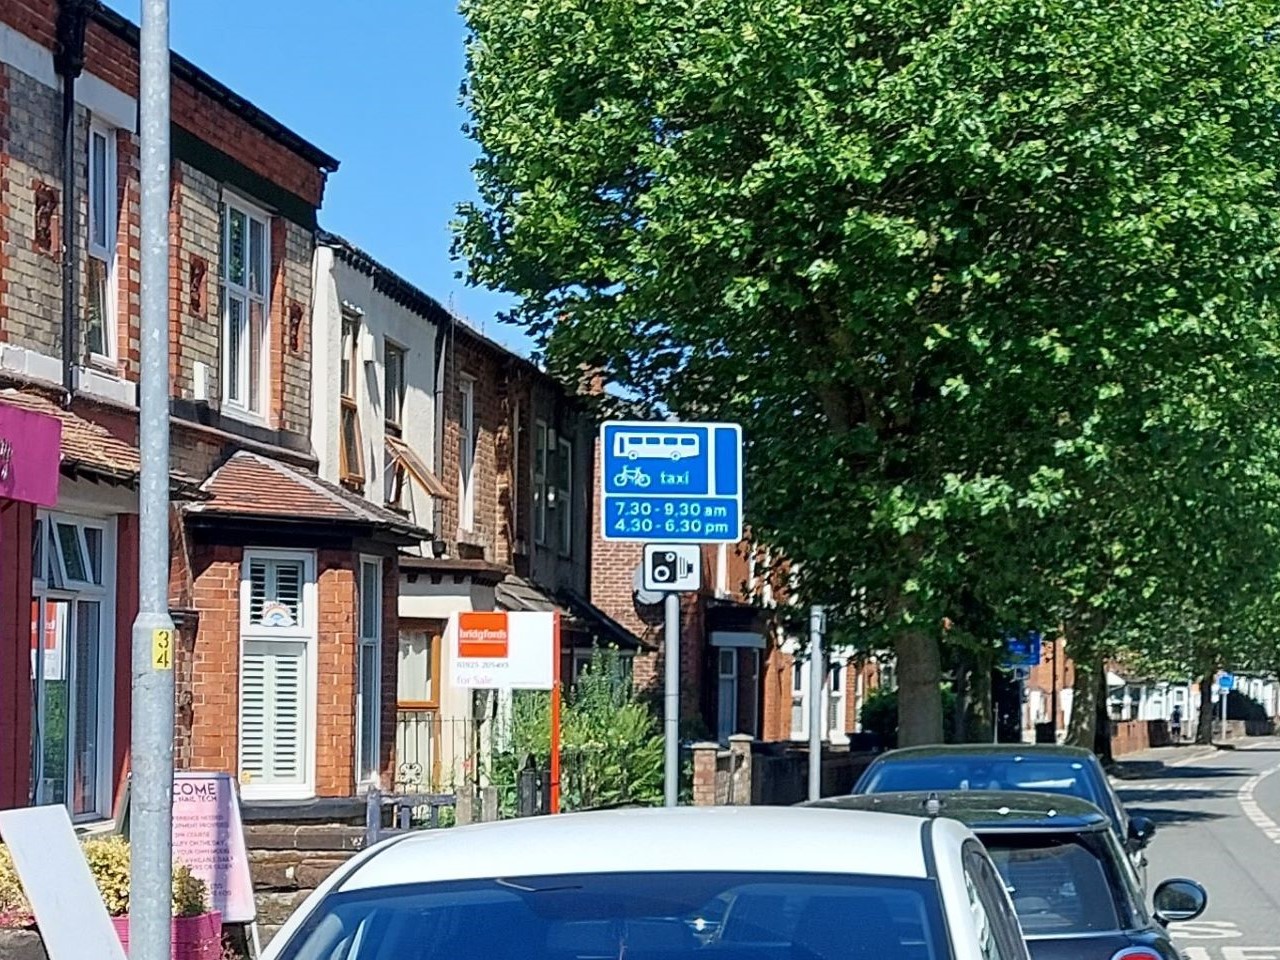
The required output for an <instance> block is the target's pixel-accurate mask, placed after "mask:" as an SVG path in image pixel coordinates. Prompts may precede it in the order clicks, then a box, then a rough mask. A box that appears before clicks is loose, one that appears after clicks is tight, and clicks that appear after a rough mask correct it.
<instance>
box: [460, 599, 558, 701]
mask: <svg viewBox="0 0 1280 960" xmlns="http://www.w3.org/2000/svg"><path fill="white" fill-rule="evenodd" d="M558 629H559V623H558V618H557V615H556V614H554V613H507V612H505V611H501V610H494V611H484V612H475V613H457V614H454V615H453V617H452V619H451V620H450V621H449V631H448V635H447V636H446V638H445V642H446V643H447V644H448V649H449V660H450V664H449V682H450V683H452V684H453V686H455V687H459V688H461V689H465V690H550V689H551V688H552V687H554V686H555V658H556V655H557V651H558V649H559V643H558V642H557V637H556V631H557V630H558Z"/></svg>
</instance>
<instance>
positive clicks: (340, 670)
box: [316, 550, 357, 797]
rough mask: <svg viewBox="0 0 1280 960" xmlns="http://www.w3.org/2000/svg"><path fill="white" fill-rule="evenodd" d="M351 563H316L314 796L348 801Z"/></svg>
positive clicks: (344, 559) (328, 555)
mask: <svg viewBox="0 0 1280 960" xmlns="http://www.w3.org/2000/svg"><path fill="white" fill-rule="evenodd" d="M355 564H356V558H355V555H354V554H351V553H348V552H345V551H336V550H322V551H320V555H319V557H318V560H317V573H318V580H317V590H316V594H317V597H318V600H319V603H320V613H319V621H318V622H319V631H320V632H319V637H320V642H319V647H318V652H319V658H320V661H319V674H320V677H321V682H320V687H319V689H318V690H316V793H317V795H319V796H322V797H340V796H350V795H351V793H352V790H353V788H354V786H355V783H354V781H355V762H356V760H355V716H356V664H357V658H356V598H357V594H356V566H355Z"/></svg>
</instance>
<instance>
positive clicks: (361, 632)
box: [355, 554, 386, 789]
mask: <svg viewBox="0 0 1280 960" xmlns="http://www.w3.org/2000/svg"><path fill="white" fill-rule="evenodd" d="M357 566H358V568H359V576H358V577H357V578H356V618H355V620H356V712H355V721H356V722H355V782H356V787H357V789H359V788H362V787H368V786H369V785H371V784H374V783H376V782H377V781H378V780H379V779H380V777H381V774H382V770H381V766H380V762H381V757H382V640H383V630H384V624H383V620H384V611H383V609H382V607H383V596H382V590H383V578H384V576H385V574H386V571H385V570H383V566H382V558H381V557H377V556H371V555H367V554H361V555H360V557H359V559H358V561H357ZM371 569H372V570H374V571H375V575H376V577H377V589H376V590H375V591H374V593H373V597H374V602H375V607H376V609H377V617H376V618H375V620H374V632H373V635H372V636H370V635H366V633H365V623H364V619H365V617H364V614H365V609H364V599H365V577H367V576H369V574H370V570H371ZM369 649H372V650H373V652H374V660H375V662H376V663H377V665H378V669H377V672H376V673H375V675H374V677H373V678H372V679H373V689H374V690H375V691H376V700H377V703H376V706H375V708H374V713H373V731H372V743H371V747H372V750H373V769H372V770H369V769H368V766H369V764H368V759H369V758H368V757H366V756H365V755H364V736H363V734H364V733H365V730H364V723H365V710H366V707H367V701H368V694H369V691H368V690H366V689H365V685H366V683H367V682H368V681H369V679H370V678H369V677H368V676H366V675H365V653H366V652H367V651H368V650H369Z"/></svg>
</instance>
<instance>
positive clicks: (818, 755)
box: [809, 607, 827, 800]
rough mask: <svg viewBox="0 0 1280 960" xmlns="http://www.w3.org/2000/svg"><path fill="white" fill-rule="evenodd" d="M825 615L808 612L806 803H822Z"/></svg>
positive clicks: (818, 611) (816, 608)
mask: <svg viewBox="0 0 1280 960" xmlns="http://www.w3.org/2000/svg"><path fill="white" fill-rule="evenodd" d="M826 629H827V614H826V611H825V610H823V608H822V607H813V608H812V609H811V610H810V611H809V799H810V800H820V799H822V688H823V686H824V685H825V684H826V679H827V678H826V674H827V671H826V666H827V664H826V659H825V655H824V653H823V649H822V635H823V634H824V633H825V632H826Z"/></svg>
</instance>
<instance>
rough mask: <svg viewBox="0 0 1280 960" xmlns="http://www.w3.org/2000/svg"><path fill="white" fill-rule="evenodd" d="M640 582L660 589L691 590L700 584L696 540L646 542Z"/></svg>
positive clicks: (664, 590) (670, 591) (671, 590)
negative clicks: (694, 541) (693, 541)
mask: <svg viewBox="0 0 1280 960" xmlns="http://www.w3.org/2000/svg"><path fill="white" fill-rule="evenodd" d="M643 569H644V577H643V586H644V588H645V589H646V590H655V591H658V592H660V593H692V592H694V591H696V590H697V589H698V588H699V587H700V586H702V548H701V547H700V546H698V544H696V543H647V544H645V547H644V568H643Z"/></svg>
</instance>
